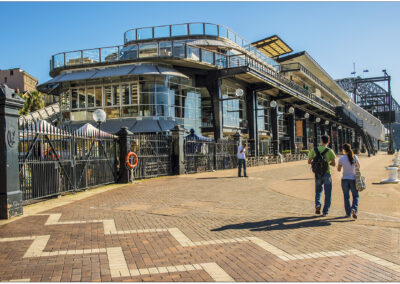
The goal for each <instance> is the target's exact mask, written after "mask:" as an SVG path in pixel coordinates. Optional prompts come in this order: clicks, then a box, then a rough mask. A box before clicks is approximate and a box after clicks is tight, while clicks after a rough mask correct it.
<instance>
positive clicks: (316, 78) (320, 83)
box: [280, 62, 346, 103]
mask: <svg viewBox="0 0 400 284" xmlns="http://www.w3.org/2000/svg"><path fill="white" fill-rule="evenodd" d="M290 65H292V66H293V65H294V66H296V65H297V66H298V68H293V69H300V70H301V71H302V72H303V73H305V74H306V75H307V76H309V77H311V79H313V80H314V81H315V82H317V84H319V85H320V86H322V87H323V88H324V89H325V90H327V91H328V92H329V93H330V94H331V95H333V96H334V97H335V98H337V99H338V100H339V101H341V102H342V103H346V102H345V101H344V100H343V99H342V98H341V97H340V96H339V95H338V94H336V93H335V92H334V91H333V90H332V89H331V88H329V87H328V86H327V85H326V84H325V83H324V82H322V81H321V80H320V79H319V78H318V77H317V76H315V75H314V74H313V73H312V72H311V71H310V70H308V69H307V68H306V67H304V66H303V65H302V64H301V63H299V62H294V63H287V64H281V65H280V70H281V72H282V71H286V72H287V71H291V70H292V69H290V68H289V69H287V70H284V69H285V67H287V66H290Z"/></svg>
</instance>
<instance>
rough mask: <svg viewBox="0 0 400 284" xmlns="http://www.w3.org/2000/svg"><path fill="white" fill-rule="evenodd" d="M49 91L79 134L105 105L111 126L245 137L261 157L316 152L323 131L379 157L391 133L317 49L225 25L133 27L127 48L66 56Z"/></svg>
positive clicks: (56, 64)
mask: <svg viewBox="0 0 400 284" xmlns="http://www.w3.org/2000/svg"><path fill="white" fill-rule="evenodd" d="M50 66H51V67H50V68H51V69H50V75H51V77H52V79H51V80H50V81H48V82H46V83H44V84H41V85H40V86H39V90H40V91H42V92H45V93H47V94H51V95H56V96H57V97H58V98H59V105H60V112H61V115H60V120H61V123H67V124H70V125H71V126H73V127H76V128H79V127H80V126H82V125H83V124H85V123H87V122H89V123H92V124H93V125H95V123H94V121H93V119H92V113H93V112H94V111H95V110H96V109H99V108H102V109H104V111H105V112H106V113H107V122H106V123H104V125H102V129H103V130H105V131H108V132H110V133H116V132H118V131H119V130H120V128H121V127H123V126H125V127H128V129H129V130H130V131H132V132H134V133H135V132H136V133H137V132H140V133H142V132H147V133H149V132H156V133H159V132H168V131H170V130H171V129H172V128H174V127H175V125H177V124H179V125H182V126H183V127H184V128H185V129H186V130H188V131H190V130H192V129H193V130H194V132H195V133H196V134H199V135H202V136H206V137H210V138H214V139H215V140H216V141H218V140H220V139H225V138H229V137H231V136H233V135H234V134H236V133H240V134H242V136H243V137H244V138H245V139H247V140H248V141H249V143H250V149H251V155H256V156H261V155H268V154H274V155H277V154H278V153H282V151H285V150H290V151H291V152H292V153H295V152H299V151H301V150H308V149H311V148H312V147H313V145H315V143H318V141H319V137H320V135H322V134H325V133H326V134H328V135H330V137H331V141H332V143H331V147H332V148H333V149H334V150H335V151H339V150H340V149H339V148H340V145H341V144H343V143H345V142H348V143H352V144H353V146H354V147H355V148H356V149H357V150H358V149H361V148H363V147H364V148H365V149H366V150H367V151H368V152H369V153H370V154H374V153H375V151H376V145H377V142H378V141H383V140H384V139H385V137H384V135H385V132H384V126H383V125H382V123H381V122H380V120H379V119H377V118H376V117H375V116H373V115H371V114H370V113H369V112H367V111H366V110H364V109H363V108H361V107H359V106H358V105H356V104H355V103H354V102H353V101H352V98H351V97H350V96H349V95H348V94H347V93H346V92H345V91H344V90H343V89H342V88H341V87H340V86H339V85H338V84H337V82H336V81H335V80H334V79H332V78H331V76H330V75H329V74H328V73H327V72H326V71H325V70H324V69H323V68H322V67H321V66H320V65H319V64H318V63H317V62H316V61H315V60H314V59H313V58H312V56H311V55H309V54H308V53H307V52H305V51H303V52H298V53H293V50H292V49H291V48H290V46H289V45H287V44H286V43H285V42H284V41H283V40H282V39H281V38H280V37H279V36H277V35H273V36H270V37H267V38H265V39H262V40H259V41H256V42H249V41H247V40H245V39H244V38H243V37H242V36H240V35H238V34H237V33H235V32H233V31H232V30H230V29H229V28H227V27H225V26H222V25H215V24H210V23H187V24H177V25H166V26H157V27H148V28H136V29H131V30H128V31H126V32H125V33H124V35H123V45H118V46H113V47H104V48H92V49H84V50H77V51H71V52H61V53H58V54H55V55H53V56H52V57H51V60H50Z"/></svg>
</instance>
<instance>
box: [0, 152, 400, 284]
mask: <svg viewBox="0 0 400 284" xmlns="http://www.w3.org/2000/svg"><path fill="white" fill-rule="evenodd" d="M391 158H392V156H388V155H385V154H379V155H377V156H375V157H371V158H367V157H365V156H361V157H360V161H361V166H362V172H363V174H364V175H365V176H367V182H368V188H367V190H366V191H364V192H362V193H361V194H360V213H359V219H358V220H353V219H351V218H345V217H344V209H343V197H342V192H341V188H340V175H339V174H337V173H335V171H334V170H333V171H332V172H333V180H334V190H333V203H332V207H331V210H330V212H329V215H328V216H327V217H321V216H318V215H315V214H313V213H314V204H313V192H314V187H313V176H312V173H311V171H310V169H309V166H308V165H306V162H305V161H299V162H291V163H285V164H278V165H268V166H262V167H255V168H249V169H248V174H249V175H250V177H249V178H237V177H236V174H237V173H236V170H225V171H218V172H210V173H200V174H191V175H184V176H175V177H162V178H155V179H150V180H143V181H138V182H135V183H134V184H129V185H112V186H106V187H101V188H98V189H92V190H88V191H86V192H83V193H77V194H73V195H68V196H64V197H61V198H57V199H52V200H48V201H45V202H41V203H37V204H34V205H30V206H26V207H25V208H24V216H22V217H17V218H14V219H11V220H4V221H0V281H19V282H24V281H34V282H37V281H58V282H59V281H63V282H67V281H184V282H186V281H206V282H209V281H219V282H225V281H229V282H233V281H400V250H399V248H400V234H399V232H400V231H399V228H400V214H399V211H400V209H399V208H398V204H400V186H399V185H378V184H373V182H377V181H380V179H383V178H385V177H386V175H387V174H386V173H385V169H384V166H388V165H389V164H390V162H391ZM375 203H379V204H375Z"/></svg>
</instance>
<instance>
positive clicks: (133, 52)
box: [120, 44, 138, 60]
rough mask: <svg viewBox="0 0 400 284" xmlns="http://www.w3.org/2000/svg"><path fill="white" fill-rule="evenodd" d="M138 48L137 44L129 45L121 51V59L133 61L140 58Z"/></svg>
mask: <svg viewBox="0 0 400 284" xmlns="http://www.w3.org/2000/svg"><path fill="white" fill-rule="evenodd" d="M137 50H138V47H137V45H136V44H134V45H128V46H126V47H124V48H122V49H121V52H120V53H121V54H120V59H121V60H131V59H137V58H138V51H137Z"/></svg>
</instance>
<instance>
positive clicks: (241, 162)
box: [238, 159, 247, 177]
mask: <svg viewBox="0 0 400 284" xmlns="http://www.w3.org/2000/svg"><path fill="white" fill-rule="evenodd" d="M242 167H243V174H244V176H247V174H246V160H245V159H239V172H238V176H239V177H240V176H242Z"/></svg>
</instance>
